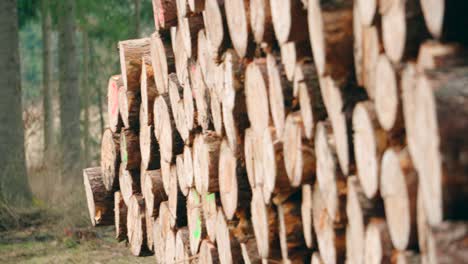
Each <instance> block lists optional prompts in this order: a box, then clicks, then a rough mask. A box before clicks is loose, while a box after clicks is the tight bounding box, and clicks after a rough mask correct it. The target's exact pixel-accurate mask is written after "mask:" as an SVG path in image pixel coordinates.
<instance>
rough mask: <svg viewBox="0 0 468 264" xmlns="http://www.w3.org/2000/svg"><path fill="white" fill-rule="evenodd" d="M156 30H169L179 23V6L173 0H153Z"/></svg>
mask: <svg viewBox="0 0 468 264" xmlns="http://www.w3.org/2000/svg"><path fill="white" fill-rule="evenodd" d="M152 2H153V15H154V25H155V28H156V31H160V30H169V29H170V28H171V27H173V26H176V25H177V6H176V3H175V1H173V0H152Z"/></svg>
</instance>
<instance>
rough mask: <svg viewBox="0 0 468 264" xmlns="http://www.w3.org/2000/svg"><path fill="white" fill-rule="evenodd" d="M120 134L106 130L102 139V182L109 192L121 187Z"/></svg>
mask: <svg viewBox="0 0 468 264" xmlns="http://www.w3.org/2000/svg"><path fill="white" fill-rule="evenodd" d="M119 166H120V134H114V133H112V131H111V129H106V130H104V133H103V134H102V139H101V173H102V182H103V183H104V187H105V188H106V190H107V191H113V190H117V189H118V186H119V180H118V179H119Z"/></svg>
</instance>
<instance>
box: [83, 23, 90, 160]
mask: <svg viewBox="0 0 468 264" xmlns="http://www.w3.org/2000/svg"><path fill="white" fill-rule="evenodd" d="M89 84H90V83H89V38H88V32H87V31H86V30H83V83H82V89H83V103H82V105H83V110H84V120H83V133H84V136H83V144H84V163H85V164H86V165H89V162H90V160H91V159H90V155H91V151H90V147H91V146H90V144H91V142H90V132H89V111H90V109H89V106H90V98H91V95H90V89H89Z"/></svg>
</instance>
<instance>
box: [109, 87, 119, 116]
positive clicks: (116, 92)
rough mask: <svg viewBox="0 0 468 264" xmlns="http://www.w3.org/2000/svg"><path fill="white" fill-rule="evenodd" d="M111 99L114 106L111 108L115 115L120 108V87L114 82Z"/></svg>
mask: <svg viewBox="0 0 468 264" xmlns="http://www.w3.org/2000/svg"><path fill="white" fill-rule="evenodd" d="M111 99H112V108H111V113H112V114H113V115H116V114H117V111H118V109H119V87H117V85H116V84H115V82H114V83H112V94H111Z"/></svg>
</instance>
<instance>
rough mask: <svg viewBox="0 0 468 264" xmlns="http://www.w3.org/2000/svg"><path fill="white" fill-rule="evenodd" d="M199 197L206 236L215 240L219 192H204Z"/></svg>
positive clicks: (219, 203) (219, 200)
mask: <svg viewBox="0 0 468 264" xmlns="http://www.w3.org/2000/svg"><path fill="white" fill-rule="evenodd" d="M200 198H201V206H202V213H203V219H204V224H205V227H206V234H207V238H208V239H209V240H210V241H212V242H216V217H217V214H218V207H220V206H221V199H220V197H219V193H209V192H205V193H202V194H201V195H200Z"/></svg>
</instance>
